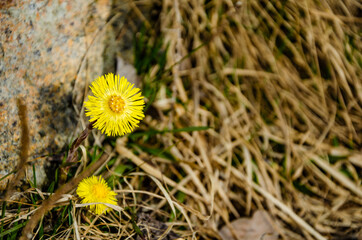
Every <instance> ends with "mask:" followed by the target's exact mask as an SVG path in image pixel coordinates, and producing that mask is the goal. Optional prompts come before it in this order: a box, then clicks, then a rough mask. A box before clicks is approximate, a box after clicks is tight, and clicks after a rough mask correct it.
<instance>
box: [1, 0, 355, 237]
mask: <svg viewBox="0 0 362 240" xmlns="http://www.w3.org/2000/svg"><path fill="white" fill-rule="evenodd" d="M130 6H131V7H130V9H131V10H130V12H129V13H128V15H129V18H127V27H132V26H136V25H137V23H136V22H137V21H133V20H132V19H143V21H145V22H146V23H145V26H146V35H147V34H148V35H147V39H148V40H147V41H148V42H147V43H148V44H149V45H150V46H153V45H156V42H157V40H158V39H160V38H162V40H163V45H162V47H161V48H160V49H159V52H161V53H165V54H166V55H165V57H166V61H165V66H163V63H162V62H157V61H156V60H157V58H156V60H155V62H154V63H153V64H151V65H150V67H149V68H148V69H146V70H145V71H143V72H139V73H140V74H141V77H142V82H143V88H144V92H145V95H146V96H147V97H148V101H149V103H150V106H149V108H148V110H147V112H146V114H147V115H146V118H145V120H144V121H143V123H142V124H141V126H140V129H139V130H137V132H136V133H135V134H133V135H130V136H129V138H119V139H117V140H113V139H104V137H103V136H100V135H99V134H98V133H94V134H93V138H94V140H95V141H94V142H95V145H96V144H97V143H98V145H100V146H103V147H104V149H108V150H107V151H115V152H114V154H115V157H114V158H112V159H111V160H110V161H109V162H108V163H107V165H106V167H105V168H102V169H100V170H99V171H98V173H99V174H103V175H104V177H106V178H108V179H109V182H111V183H112V184H113V187H114V188H115V191H116V192H117V193H119V195H118V198H119V205H120V207H119V208H116V209H115V210H114V211H113V212H111V213H110V214H108V215H102V216H94V215H92V214H90V213H89V212H87V211H86V209H85V208H84V206H83V205H79V204H77V202H78V201H77V199H76V197H75V196H74V194H73V195H67V196H68V197H67V196H65V197H66V198H65V200H63V201H62V202H60V203H58V204H59V205H61V206H60V207H59V208H58V209H55V210H53V212H52V213H51V214H50V215H51V216H48V217H47V218H44V220H43V225H44V226H46V225H45V224H44V222H46V224H50V225H51V224H53V225H54V223H49V221H50V222H51V221H54V218H55V217H56V216H58V217H60V216H62V217H63V218H69V219H72V221H70V220H69V223H68V224H67V223H63V224H61V225H60V226H59V230H58V231H57V232H56V233H54V234H55V235H54V236H56V238H62V239H63V238H64V239H65V238H74V239H82V238H86V239H99V238H102V239H118V238H124V239H142V238H143V239H157V237H156V236H158V237H160V236H161V235H162V234H163V236H164V237H165V238H164V239H175V238H178V237H179V238H181V237H182V238H184V239H192V238H196V239H220V236H219V235H218V230H219V229H220V227H221V226H223V225H225V224H226V225H229V226H231V225H230V222H231V221H232V220H234V219H237V218H239V217H243V216H251V215H252V213H253V212H255V211H256V210H258V209H265V210H266V211H267V212H269V213H270V215H271V216H272V218H273V221H274V223H275V226H274V227H275V228H276V229H277V231H278V232H279V234H280V238H281V239H341V238H344V237H345V238H347V237H350V238H353V237H354V238H358V236H360V237H361V235H362V232H361V231H362V230H361V229H362V200H361V199H362V189H361V177H362V175H361V172H362V171H361V169H362V152H361V146H362V121H361V119H362V83H361V78H362V76H361V65H362V55H361V46H362V45H361V42H360V37H361V36H360V32H361V28H360V27H359V26H360V25H361V22H362V19H361V18H358V13H360V12H361V3H360V2H358V1H354V0H349V1H344V2H343V1H332V0H331V1H324V0H319V1H308V0H305V1H296V0H291V1H267V0H265V1H237V2H234V1H231V0H211V1H206V2H204V1H197V0H184V1H181V0H159V1H134V2H133V3H132V4H130ZM144 9H145V10H144ZM153 11H156V13H155V14H153V13H152V14H151V17H149V18H148V16H149V15H148V14H145V15H144V13H145V12H153ZM138 37H139V35H138ZM136 41H137V39H136ZM144 47H145V46H144ZM146 47H147V46H146ZM144 57H145V58H147V57H149V58H150V56H144ZM135 61H136V63H135V64H137V61H140V59H139V58H137V57H136V59H135ZM150 62H151V63H152V61H151V60H150ZM141 64H145V63H144V62H142V63H141ZM150 89H153V91H149V92H150V93H149V94H148V93H147V91H148V90H150ZM153 100H154V101H153ZM80 112H82V111H80ZM190 126H194V127H195V126H207V127H210V128H208V129H206V128H196V127H195V128H189V127H190ZM201 129H204V130H201ZM190 130H201V131H190ZM137 134H138V135H137ZM87 149H88V150H89V151H90V152H91V153H92V154H91V156H95V155H93V152H94V153H99V152H100V150H99V149H95V148H91V149H90V148H89V147H88V146H86V148H84V147H83V148H82V150H83V156H82V157H81V161H82V164H81V165H80V167H79V169H78V170H77V171H76V172H80V168H83V167H84V166H85V164H86V163H87V161H90V159H89V158H90V157H89V155H87V153H86V151H87ZM27 194H28V195H29V194H31V190H28V192H26V193H23V195H27ZM28 195H27V196H28ZM62 206H63V208H62ZM64 206H67V208H64ZM32 209H34V207H26V208H24V209H23V210H22V211H20V212H19V211H18V213H13V212H14V211H13V212H12V210H8V212H7V213H6V217H5V218H3V219H2V222H3V223H6V224H9V223H10V222H14V221H17V220H16V218H17V217H19V216H25V215H26V214H28V215H31V214H32V213H31V212H30V213H27V212H28V211H30V210H32ZM63 209H68V210H63ZM61 211H65V213H64V212H63V213H64V214H62V213H61ZM24 214H25V215H24ZM46 219H50V220H46ZM47 221H48V222H47ZM66 221H68V220H66ZM40 228H41V227H39V229H40ZM39 229H38V230H39ZM39 231H40V230H39ZM43 232H44V236H45V237H44V238H46V236H47V237H50V235H46V232H47V231H46V227H44V229H43Z"/></svg>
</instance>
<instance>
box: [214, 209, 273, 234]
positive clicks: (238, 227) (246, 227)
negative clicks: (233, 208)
mask: <svg viewBox="0 0 362 240" xmlns="http://www.w3.org/2000/svg"><path fill="white" fill-rule="evenodd" d="M270 219H271V218H270V216H269V215H268V213H267V212H265V211H260V210H259V211H256V212H255V213H254V215H253V217H252V218H239V219H236V220H234V221H233V222H231V224H230V225H231V227H232V228H233V232H234V233H235V235H236V240H277V239H278V233H277V231H276V230H275V229H274V228H273V225H272V224H271V222H270ZM219 234H220V236H221V237H222V239H223V240H230V239H234V238H233V235H232V234H231V231H230V229H229V228H228V226H226V225H225V226H224V227H222V229H221V230H220V232H219Z"/></svg>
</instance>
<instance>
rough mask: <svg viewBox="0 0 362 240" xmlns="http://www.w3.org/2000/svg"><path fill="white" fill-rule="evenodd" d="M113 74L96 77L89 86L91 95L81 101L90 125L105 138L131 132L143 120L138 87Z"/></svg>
mask: <svg viewBox="0 0 362 240" xmlns="http://www.w3.org/2000/svg"><path fill="white" fill-rule="evenodd" d="M133 86H134V84H131V83H130V82H128V81H127V79H126V78H125V77H121V78H120V77H119V75H114V74H113V73H109V74H106V75H104V76H101V77H99V78H97V79H96V80H95V81H94V82H93V83H92V85H91V86H90V88H91V90H92V93H93V95H94V96H89V97H88V98H89V101H88V102H84V105H85V107H86V115H87V116H90V117H91V119H90V120H89V121H90V122H94V121H95V123H94V125H93V126H94V127H95V128H98V129H99V130H101V131H102V133H105V134H106V135H108V136H122V135H124V134H127V133H130V132H132V131H133V130H134V129H135V127H138V123H139V122H140V121H141V120H142V119H143V118H144V117H145V115H144V114H143V108H144V105H145V102H144V100H143V96H142V95H141V92H140V89H139V88H134V87H133Z"/></svg>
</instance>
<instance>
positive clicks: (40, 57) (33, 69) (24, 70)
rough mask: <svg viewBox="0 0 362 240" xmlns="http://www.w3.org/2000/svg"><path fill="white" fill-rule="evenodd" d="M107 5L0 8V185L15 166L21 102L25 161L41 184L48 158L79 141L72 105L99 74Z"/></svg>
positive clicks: (52, 0)
mask: <svg viewBox="0 0 362 240" xmlns="http://www.w3.org/2000/svg"><path fill="white" fill-rule="evenodd" d="M110 5H111V0H97V1H94V0H77V1H65V0H48V1H43V0H41V1H40V0H21V1H20V0H19V1H16V0H15V1H4V2H2V3H1V4H0V178H1V177H3V176H4V175H6V174H8V173H9V172H11V171H12V170H13V169H14V168H15V167H16V165H17V161H18V151H19V144H20V141H19V139H20V122H19V118H18V114H17V111H18V110H17V107H16V98H17V97H22V98H24V99H25V102H26V105H27V108H28V112H27V116H28V122H29V129H30V140H31V145H30V153H29V159H28V161H29V162H30V165H32V164H35V165H36V168H35V169H36V175H37V176H36V177H37V182H38V185H39V184H41V183H42V182H44V180H45V178H46V175H45V172H44V166H45V165H46V163H47V161H48V160H49V159H48V157H43V156H46V155H52V154H54V153H57V152H58V151H59V150H60V149H61V148H62V147H64V146H65V145H67V144H68V143H69V142H70V141H71V139H74V131H75V130H76V125H77V114H76V113H75V111H74V107H73V104H75V105H77V104H78V106H79V104H80V102H81V100H82V97H83V92H84V87H85V86H88V84H89V82H91V81H92V80H93V79H95V78H96V77H97V76H99V75H100V74H102V70H103V61H102V54H103V51H104V42H105V40H104V36H105V34H103V30H101V29H102V28H103V27H104V26H105V23H106V20H107V18H108V16H109V12H110ZM93 40H94V41H93ZM88 48H89V49H88ZM87 49H88V51H87ZM84 56H85V58H84ZM83 58H84V61H83V64H82V67H81V63H82V60H83ZM31 175H32V168H31V167H29V168H28V174H27V177H28V178H30V179H32V176H31ZM10 180H11V176H10V177H8V178H6V179H5V180H3V181H1V182H0V190H2V189H4V187H5V184H6V182H7V181H10Z"/></svg>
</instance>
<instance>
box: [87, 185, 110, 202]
mask: <svg viewBox="0 0 362 240" xmlns="http://www.w3.org/2000/svg"><path fill="white" fill-rule="evenodd" d="M91 193H92V195H93V196H94V197H95V198H96V199H99V200H103V199H105V198H106V197H107V194H108V191H107V188H106V187H104V185H102V184H95V185H94V186H93V187H92V190H91Z"/></svg>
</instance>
